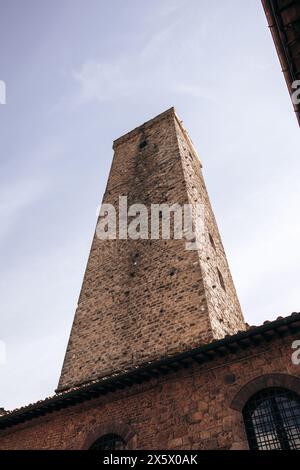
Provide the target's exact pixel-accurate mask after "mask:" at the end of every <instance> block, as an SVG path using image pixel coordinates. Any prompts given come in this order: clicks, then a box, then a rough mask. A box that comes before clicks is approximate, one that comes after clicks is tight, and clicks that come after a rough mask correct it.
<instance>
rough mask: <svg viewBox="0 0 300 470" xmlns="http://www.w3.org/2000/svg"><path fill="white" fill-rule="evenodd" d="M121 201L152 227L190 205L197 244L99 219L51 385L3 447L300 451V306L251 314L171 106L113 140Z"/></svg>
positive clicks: (1, 441) (1, 421)
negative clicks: (272, 316)
mask: <svg viewBox="0 0 300 470" xmlns="http://www.w3.org/2000/svg"><path fill="white" fill-rule="evenodd" d="M120 198H121V199H120ZM124 198H127V199H126V203H127V204H128V207H133V206H134V205H136V204H139V207H138V208H137V207H136V206H135V209H136V210H137V209H138V212H139V211H142V209H143V208H142V207H141V205H143V207H144V208H145V209H147V210H148V209H149V211H147V221H148V222H149V226H150V225H151V222H152V221H153V219H152V215H151V211H150V208H151V209H152V205H153V204H154V205H161V204H165V207H174V205H176V204H177V205H178V206H179V207H183V206H185V205H186V206H189V207H190V208H191V215H192V222H193V228H194V234H195V239H196V241H199V244H197V245H193V246H194V248H193V249H187V246H188V245H187V244H188V243H193V242H194V241H195V240H193V239H188V238H187V235H186V234H184V236H183V237H182V238H176V237H175V236H174V234H173V236H171V237H170V238H167V237H163V236H162V234H163V231H162V226H161V227H160V230H159V235H160V236H159V237H157V238H155V237H154V238H153V237H151V236H150V235H152V232H151V233H150V232H149V236H148V237H146V238H144V239H140V238H135V239H132V238H126V237H125V236H123V237H122V236H120V233H119V236H118V237H116V238H110V239H109V238H108V239H101V238H99V236H98V232H97V230H96V232H95V236H94V239H93V243H92V247H91V251H90V256H89V260H88V264H87V269H86V272H85V276H84V280H83V285H82V290H81V294H80V297H79V302H78V308H77V311H76V314H75V318H74V322H73V326H72V331H71V335H70V339H69V343H68V347H67V351H66V355H65V360H64V364H63V368H62V372H61V376H60V380H59V384H58V388H57V390H56V393H55V395H53V396H52V397H50V398H47V399H45V400H42V401H40V402H38V403H35V404H31V405H28V406H26V407H23V408H21V409H17V410H13V411H11V412H7V413H5V414H2V416H0V449H31V448H34V449H90V448H93V449H98V450H101V449H121V448H125V449H248V448H261V449H271V448H282V449H294V448H300V365H299V364H298V363H300V354H299V361H298V353H297V340H298V338H299V339H300V333H299V332H300V314H299V313H293V314H292V315H290V316H289V317H286V318H278V319H277V320H276V321H273V322H265V323H264V324H263V325H261V326H257V327H249V326H248V325H247V324H246V323H245V321H244V318H243V315H242V312H241V308H240V304H239V301H238V297H237V294H236V291H235V287H234V283H233V280H232V277H231V274H230V270H229V267H228V263H227V259H226V255H225V251H224V248H223V245H222V241H221V237H220V234H219V231H218V227H217V224H216V221H215V218H214V215H213V211H212V208H211V205H210V202H209V197H208V193H207V190H206V187H205V183H204V179H203V176H202V171H201V163H200V160H199V157H198V155H197V153H196V150H195V148H194V146H193V144H192V142H191V140H190V138H189V136H188V134H187V132H186V130H185V129H184V127H183V125H182V122H181V121H180V120H179V118H178V116H177V114H176V112H175V110H174V108H171V109H169V110H167V111H165V112H164V113H162V114H160V115H159V116H157V117H155V118H154V119H151V120H150V121H148V122H147V123H145V124H143V125H142V126H140V127H138V128H136V129H134V130H133V131H131V132H129V133H128V134H126V135H124V136H122V137H120V138H119V139H117V140H116V141H115V142H114V159H113V162H112V167H111V171H110V175H109V179H108V183H107V187H106V191H105V194H104V198H103V203H104V204H106V205H108V204H110V205H111V206H113V207H115V208H116V215H117V219H118V220H120V213H121V209H120V200H121V201H123V202H124V200H125V199H124ZM198 206H200V207H201V209H202V210H201V233H200V232H199V233H198V232H197V230H198V225H197V223H196V222H197V207H198ZM105 207H106V206H105ZM128 214H129V215H130V212H128ZM105 215H106V213H105V214H104V216H105ZM173 215H174V214H173ZM129 218H130V217H129ZM102 219H103V214H100V217H99V220H102ZM130 220H131V219H130ZM160 224H163V220H161V221H160ZM171 225H172V228H174V226H175V215H174V219H172V222H171ZM174 233H175V232H174Z"/></svg>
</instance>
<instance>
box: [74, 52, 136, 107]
mask: <svg viewBox="0 0 300 470" xmlns="http://www.w3.org/2000/svg"><path fill="white" fill-rule="evenodd" d="M126 68H127V64H126V62H125V61H120V62H116V63H101V62H100V63H98V62H96V61H92V60H90V61H88V62H86V63H84V64H83V65H82V67H81V68H80V70H79V71H74V72H73V77H74V78H75V80H76V81H77V82H78V84H79V85H80V92H79V96H78V104H82V103H87V102H89V101H93V100H97V101H108V100H115V99H118V98H120V97H122V96H128V95H130V93H132V91H133V87H132V84H131V81H130V80H128V79H126V75H127V73H126Z"/></svg>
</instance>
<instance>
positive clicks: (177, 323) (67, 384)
mask: <svg viewBox="0 0 300 470" xmlns="http://www.w3.org/2000/svg"><path fill="white" fill-rule="evenodd" d="M120 196H127V198H128V206H130V205H131V204H135V203H139V204H144V205H145V206H146V207H149V208H150V206H151V204H162V203H167V204H169V205H172V204H176V203H177V204H180V205H184V204H190V205H191V206H192V207H194V208H195V207H196V204H197V203H201V205H202V207H203V208H204V211H203V228H204V229H203V233H202V243H201V244H200V245H199V248H198V249H197V250H187V249H186V240H185V239H174V238H173V239H170V240H164V239H161V238H160V239H156V240H152V239H148V240H140V239H138V240H132V239H127V240H120V239H116V240H101V239H99V238H98V237H97V236H96V234H95V236H94V240H93V243H92V247H91V252H90V256H89V260H88V264H87V268H86V272H85V276H84V280H83V285H82V289H81V294H80V297H79V302H78V308H77V311H76V314H75V318H74V322H73V326H72V331H71V335H70V340H69V344H68V348H67V351H66V356H65V360H64V364H63V369H62V373H61V377H60V381H59V385H58V391H62V390H66V389H69V388H71V387H74V386H78V385H80V384H83V383H87V382H89V381H92V380H95V379H97V378H100V377H103V376H109V375H111V374H115V373H117V372H120V371H122V370H127V369H131V368H134V367H137V366H138V365H141V364H144V363H146V362H149V361H152V360H155V359H159V358H162V357H165V356H167V355H172V354H175V353H177V352H181V351H185V350H188V349H191V348H193V347H196V346H200V345H201V344H205V343H209V342H211V341H213V340H214V339H219V338H222V337H224V336H225V335H228V334H234V333H236V332H237V331H239V330H243V329H245V323H244V319H243V315H242V312H241V308H240V304H239V301H238V298H237V295H236V291H235V287H234V284H233V281H232V277H231V274H230V270H229V267H228V263H227V259H226V255H225V252H224V248H223V245H222V241H221V238H220V235H219V231H218V228H217V224H216V221H215V218H214V215H213V212H212V209H211V205H210V202H209V198H208V194H207V191H206V187H205V183H204V179H203V176H202V172H201V163H200V160H199V158H198V156H197V153H196V151H195V149H194V147H193V144H192V142H191V140H190V139H189V137H188V135H187V132H186V131H185V129H184V128H183V126H182V123H181V122H180V120H179V119H178V116H177V114H176V112H175V110H174V108H171V109H169V110H167V111H165V112H164V113H162V114H160V115H159V116H157V117H155V118H154V119H151V120H150V121H148V122H146V123H145V124H143V125H142V126H140V127H138V128H136V129H134V130H133V131H131V132H129V133H128V134H126V135H124V136H122V137H120V138H119V139H117V140H116V141H115V142H114V158H113V162H112V167H111V171H110V175H109V179H108V183H107V188H106V191H105V194H104V197H103V202H104V203H111V204H113V205H114V206H115V207H116V206H118V201H119V197H120ZM194 213H195V212H193V214H194Z"/></svg>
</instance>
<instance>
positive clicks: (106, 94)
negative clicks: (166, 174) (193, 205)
mask: <svg viewBox="0 0 300 470" xmlns="http://www.w3.org/2000/svg"><path fill="white" fill-rule="evenodd" d="M0 80H5V82H6V85H7V104H6V105H5V106H3V105H2V106H0V150H1V151H0V158H1V173H0V217H1V219H0V220H1V226H0V255H1V265H0V309H1V310H0V314H1V317H0V318H1V324H0V340H2V341H5V343H6V346H7V363H6V365H0V407H1V406H4V407H5V408H8V409H11V408H14V407H17V406H20V405H23V404H26V403H28V402H32V401H36V400H38V399H40V398H44V397H45V396H47V395H49V394H52V393H53V390H54V389H55V387H56V385H57V381H58V377H59V373H60V368H61V365H62V360H63V356H64V351H65V348H66V345H67V339H68V335H69V331H70V326H71V322H72V319H73V315H74V311H75V306H76V303H77V299H78V294H79V290H80V286H81V282H82V277H83V273H84V269H85V264H86V261H87V257H88V253H89V248H90V243H91V239H92V235H93V232H94V228H95V223H96V208H97V206H98V204H99V202H100V200H101V198H102V194H103V191H104V188H105V183H106V179H107V176H108V171H109V168H110V164H111V159H112V141H113V139H115V138H117V137H119V136H120V135H122V134H123V133H125V132H127V131H129V130H131V129H132V128H133V127H136V126H137V125H139V124H141V123H143V122H144V121H146V120H148V119H150V118H151V117H153V116H155V115H157V114H159V113H160V112H162V111H164V110H165V109H167V108H169V107H170V106H175V108H176V110H177V112H178V114H179V116H180V117H181V119H183V121H184V124H185V126H186V128H187V129H188V131H189V134H190V136H191V138H192V140H193V142H194V144H195V147H196V148H197V150H198V153H199V155H200V157H201V159H202V163H203V166H204V168H203V170H204V176H205V178H206V182H207V186H208V190H209V193H210V196H211V201H212V203H213V207H214V210H215V214H216V217H217V220H218V223H219V228H220V231H221V234H222V237H223V241H224V245H225V249H226V252H227V255H228V258H229V263H230V266H231V269H232V273H233V277H234V280H235V284H236V287H237V291H238V295H239V298H240V301H241V305H242V308H243V311H244V314H245V317H246V320H247V321H248V323H250V324H259V323H262V322H263V321H264V320H265V319H273V318H275V317H277V316H278V315H288V314H290V313H291V312H292V311H297V310H299V307H300V301H299V293H298V291H299V288H298V284H299V277H300V273H299V270H300V269H299V266H300V249H299V235H300V223H299V217H298V214H299V206H300V196H299V179H300V178H299V177H300V159H299V150H298V151H297V148H298V149H299V129H298V125H297V120H296V118H295V116H294V114H293V110H292V105H291V103H290V100H289V96H288V92H287V89H286V85H285V82H284V79H283V76H282V73H281V70H280V65H279V62H278V58H277V55H276V52H275V49H274V45H273V42H272V39H271V36H270V32H269V30H268V27H267V24H266V19H265V17H264V13H263V10H262V6H261V3H260V0H251V1H249V0H247V1H246V0H243V1H242V0H225V1H224V0H217V1H216V2H211V1H210V0H151V1H146V0H112V1H110V2H106V1H103V0H97V1H96V0H88V1H83V0H52V1H51V2H41V1H38V0H26V2H21V1H20V0H0Z"/></svg>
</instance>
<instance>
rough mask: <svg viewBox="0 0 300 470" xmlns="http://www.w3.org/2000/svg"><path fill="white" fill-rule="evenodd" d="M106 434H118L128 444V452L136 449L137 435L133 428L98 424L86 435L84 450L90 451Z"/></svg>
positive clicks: (122, 425)
mask: <svg viewBox="0 0 300 470" xmlns="http://www.w3.org/2000/svg"><path fill="white" fill-rule="evenodd" d="M106 434H116V435H118V436H120V437H121V438H122V439H123V440H124V442H125V443H126V449H127V450H134V449H135V448H136V433H135V431H134V430H133V428H132V427H131V426H128V425H126V424H124V423H110V424H97V425H96V426H94V427H93V429H91V430H90V432H89V433H88V434H87V435H86V437H85V440H84V443H83V445H82V450H88V449H89V448H90V447H91V446H92V445H93V444H94V443H95V442H96V441H97V440H98V439H100V438H101V437H102V436H105V435H106Z"/></svg>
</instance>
